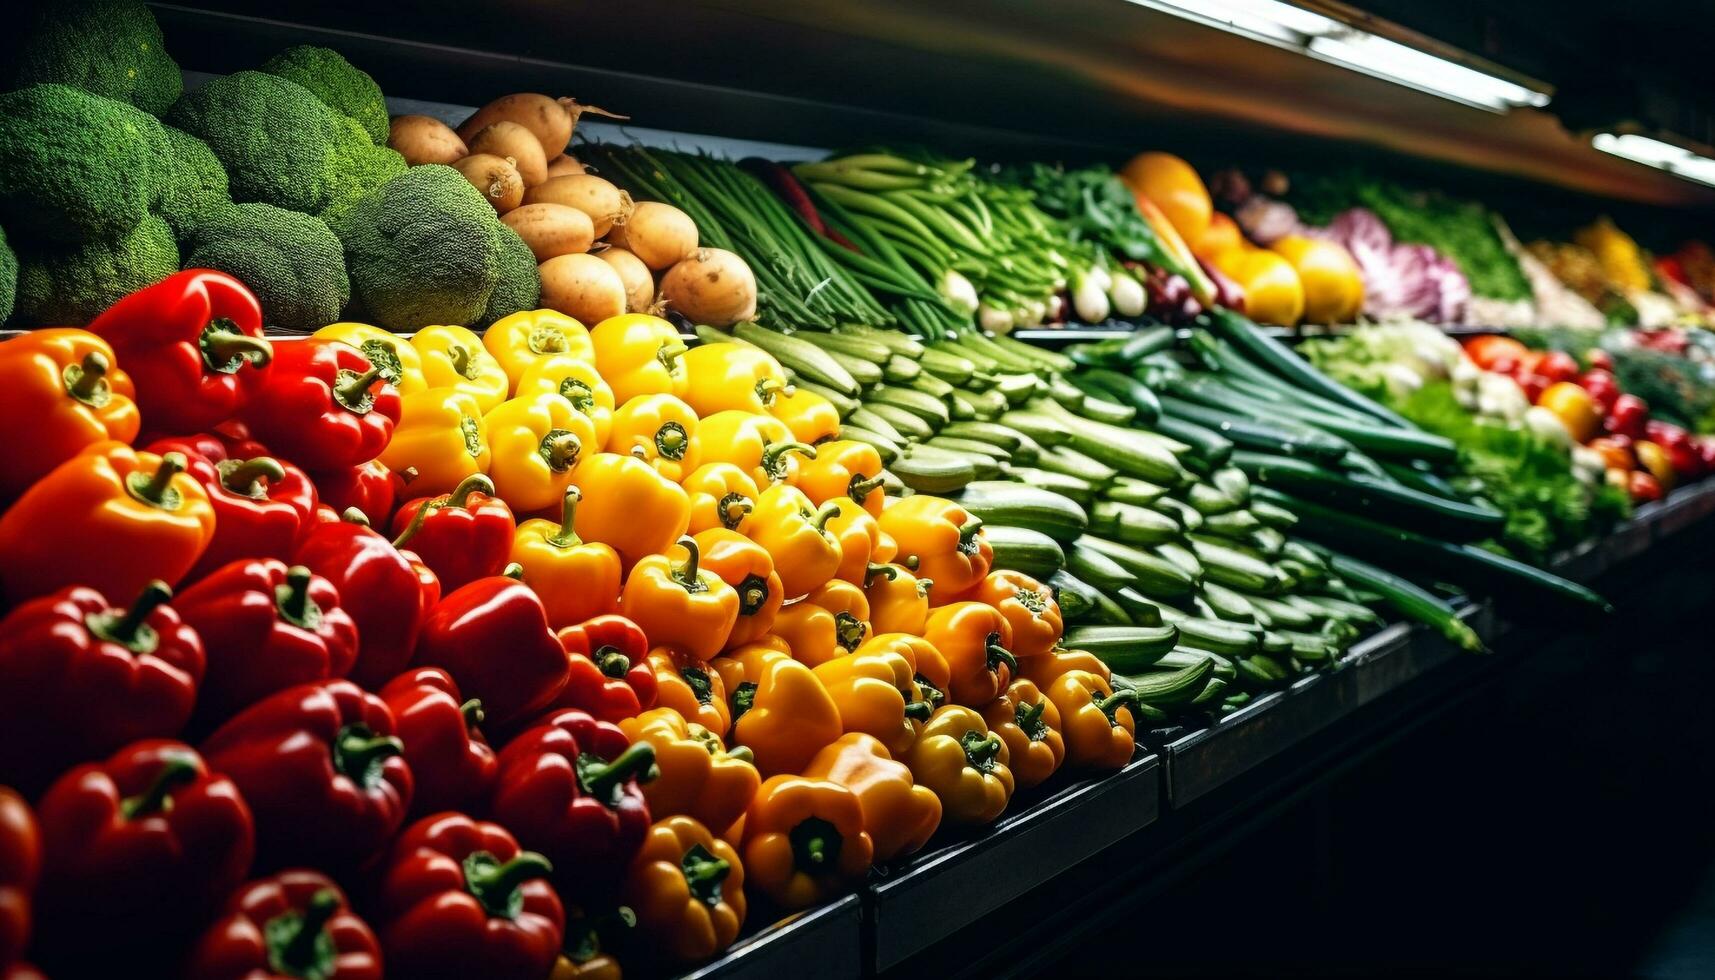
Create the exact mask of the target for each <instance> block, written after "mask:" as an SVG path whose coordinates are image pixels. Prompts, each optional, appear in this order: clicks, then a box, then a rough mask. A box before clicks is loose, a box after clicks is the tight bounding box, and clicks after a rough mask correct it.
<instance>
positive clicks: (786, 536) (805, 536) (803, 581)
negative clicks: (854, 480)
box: [750, 483, 840, 597]
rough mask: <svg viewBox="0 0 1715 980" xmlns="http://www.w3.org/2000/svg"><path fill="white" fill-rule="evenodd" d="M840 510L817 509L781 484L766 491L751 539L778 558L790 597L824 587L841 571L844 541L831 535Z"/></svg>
mask: <svg viewBox="0 0 1715 980" xmlns="http://www.w3.org/2000/svg"><path fill="white" fill-rule="evenodd" d="M837 513H839V508H838V507H837V506H835V505H833V504H829V505H827V506H825V507H823V508H822V509H821V510H817V509H816V507H815V506H814V505H813V504H811V503H810V498H808V497H806V496H804V495H803V494H802V493H799V492H798V490H797V489H796V488H795V487H789V486H787V485H785V484H783V483H777V484H775V485H774V486H771V487H769V488H768V489H767V490H764V491H762V493H761V494H759V495H758V496H757V498H756V509H755V510H753V511H751V514H750V519H751V525H750V539H751V540H752V541H755V542H756V543H757V544H759V545H762V547H763V549H764V550H766V551H767V552H768V554H769V555H770V556H771V557H773V559H774V570H775V571H776V572H778V573H780V584H781V585H782V586H783V587H784V588H785V589H786V595H787V596H788V597H793V596H801V595H804V594H806V593H808V592H809V591H810V590H811V589H814V588H816V587H818V586H820V585H821V584H822V583H824V582H826V581H827V580H828V579H831V578H833V577H834V573H835V572H836V571H839V568H840V542H839V540H838V539H836V538H835V537H834V536H833V535H832V534H830V533H829V532H828V527H827V525H828V521H829V520H831V519H832V518H833V517H834V515H835V514H837Z"/></svg>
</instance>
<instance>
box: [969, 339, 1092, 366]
mask: <svg viewBox="0 0 1715 980" xmlns="http://www.w3.org/2000/svg"><path fill="white" fill-rule="evenodd" d="M990 340H991V341H992V342H993V343H994V344H995V345H996V346H998V347H1000V348H1001V349H1002V350H1005V351H1010V352H1011V353H1012V354H1013V355H1014V356H1017V357H1022V358H1025V359H1026V360H1035V361H1036V363H1038V364H1040V365H1042V366H1043V367H1044V368H1046V369H1048V370H1050V371H1070V370H1072V369H1073V368H1074V367H1077V362H1075V361H1073V360H1072V359H1071V358H1070V357H1067V356H1066V355H1065V354H1061V353H1057V352H1055V351H1051V350H1047V349H1046V348H1042V347H1037V346H1035V345H1034V344H1027V343H1025V342H1024V341H1022V340H1019V339H1018V338H1016V337H1008V336H1007V335H1005V334H995V335H994V337H992V338H990Z"/></svg>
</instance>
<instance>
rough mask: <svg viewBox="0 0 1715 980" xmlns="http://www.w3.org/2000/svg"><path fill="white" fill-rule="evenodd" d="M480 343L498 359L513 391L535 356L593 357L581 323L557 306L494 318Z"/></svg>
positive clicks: (533, 361)
mask: <svg viewBox="0 0 1715 980" xmlns="http://www.w3.org/2000/svg"><path fill="white" fill-rule="evenodd" d="M482 345H483V347H485V348H487V349H488V352H489V353H490V354H491V355H493V356H494V359H495V360H496V361H497V362H499V364H500V369H501V370H502V371H505V372H506V379H507V382H508V384H509V385H510V386H511V387H509V388H508V389H507V390H508V391H515V390H516V389H517V387H518V382H519V381H521V380H523V378H524V371H525V369H526V368H528V367H530V365H532V364H534V363H535V362H537V361H539V360H573V361H582V362H584V363H586V364H589V363H593V362H594V361H595V347H594V346H593V345H592V344H591V342H590V332H589V331H588V330H585V329H584V325H583V324H581V323H579V322H578V321H576V320H574V319H572V318H571V317H569V316H567V315H565V314H564V313H561V312H559V311H558V310H519V311H518V312H517V313H514V314H512V315H511V316H504V317H501V318H500V319H498V320H496V321H494V323H493V324H492V325H490V326H489V328H488V329H487V330H485V331H483V334H482Z"/></svg>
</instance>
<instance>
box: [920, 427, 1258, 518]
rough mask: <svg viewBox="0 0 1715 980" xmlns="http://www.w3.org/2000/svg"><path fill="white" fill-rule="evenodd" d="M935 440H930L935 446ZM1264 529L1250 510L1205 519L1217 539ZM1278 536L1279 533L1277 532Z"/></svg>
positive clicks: (1208, 516) (1209, 516)
mask: <svg viewBox="0 0 1715 980" xmlns="http://www.w3.org/2000/svg"><path fill="white" fill-rule="evenodd" d="M933 442H934V440H932V439H931V440H930V443H931V444H933ZM1261 527H1262V522H1261V521H1259V520H1257V519H1256V515H1255V514H1252V513H1251V512H1250V511H1248V510H1235V511H1230V512H1228V513H1225V514H1205V515H1204V517H1203V533H1205V534H1213V535H1215V536H1217V537H1222V538H1232V539H1234V540H1236V541H1243V540H1245V539H1246V538H1248V537H1249V536H1250V534H1251V532H1253V531H1256V530H1257V529H1259V528H1261ZM1276 533H1277V534H1278V533H1279V532H1276Z"/></svg>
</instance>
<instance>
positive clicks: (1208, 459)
mask: <svg viewBox="0 0 1715 980" xmlns="http://www.w3.org/2000/svg"><path fill="white" fill-rule="evenodd" d="M1153 428H1154V429H1155V431H1157V432H1159V433H1161V434H1162V435H1164V436H1167V437H1169V438H1172V439H1177V440H1179V441H1180V442H1183V443H1184V444H1185V445H1187V446H1190V447H1191V451H1190V452H1188V453H1186V454H1185V459H1187V460H1189V461H1190V462H1192V463H1193V464H1195V465H1196V466H1197V468H1198V469H1200V470H1202V471H1203V472H1204V473H1208V472H1211V471H1213V470H1218V469H1220V468H1221V467H1223V466H1225V465H1227V460H1228V459H1230V458H1232V455H1233V443H1232V440H1230V439H1228V438H1227V437H1226V436H1223V435H1221V434H1220V433H1219V432H1217V431H1215V430H1214V429H1211V428H1208V427H1206V426H1202V425H1198V424H1197V423H1195V422H1187V421H1185V420H1184V419H1181V418H1174V417H1173V416H1171V415H1163V416H1162V417H1161V418H1158V419H1156V420H1155V423H1154V426H1153Z"/></svg>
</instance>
